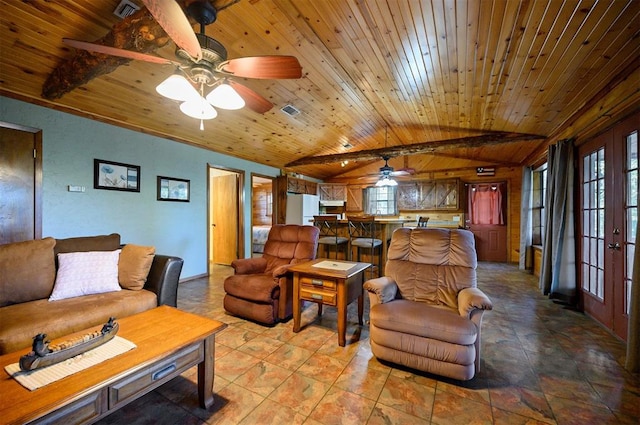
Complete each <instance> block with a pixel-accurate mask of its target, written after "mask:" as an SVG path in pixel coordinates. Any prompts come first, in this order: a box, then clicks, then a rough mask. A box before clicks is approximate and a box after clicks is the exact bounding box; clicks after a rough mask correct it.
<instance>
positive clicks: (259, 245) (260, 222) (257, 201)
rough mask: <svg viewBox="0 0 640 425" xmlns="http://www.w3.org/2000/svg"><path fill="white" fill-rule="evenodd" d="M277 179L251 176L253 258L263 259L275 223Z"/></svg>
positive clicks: (256, 175)
mask: <svg viewBox="0 0 640 425" xmlns="http://www.w3.org/2000/svg"><path fill="white" fill-rule="evenodd" d="M274 192H275V178H273V177H268V176H262V175H258V174H251V256H252V257H262V253H263V251H264V244H265V242H266V240H267V237H268V236H269V231H270V230H271V226H273V224H274V223H275V214H274V211H275V209H274V204H273V199H274V198H273V194H274Z"/></svg>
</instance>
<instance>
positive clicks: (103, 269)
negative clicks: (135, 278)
mask: <svg viewBox="0 0 640 425" xmlns="http://www.w3.org/2000/svg"><path fill="white" fill-rule="evenodd" d="M119 257H120V250H119V249H118V250H115V251H89V252H70V253H66V254H58V264H59V266H58V274H57V276H56V283H55V285H54V286H53V292H52V293H51V296H50V297H49V301H56V300H64V299H66V298H73V297H79V296H82V295H91V294H101V293H103V292H113V291H119V290H120V284H119V283H118V258H119Z"/></svg>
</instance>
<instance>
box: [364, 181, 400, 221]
mask: <svg viewBox="0 0 640 425" xmlns="http://www.w3.org/2000/svg"><path fill="white" fill-rule="evenodd" d="M364 213H365V214H371V215H396V214H398V209H397V203H396V186H378V187H368V188H366V189H365V190H364Z"/></svg>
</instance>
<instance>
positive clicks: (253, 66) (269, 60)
mask: <svg viewBox="0 0 640 425" xmlns="http://www.w3.org/2000/svg"><path fill="white" fill-rule="evenodd" d="M216 71H218V72H222V73H225V74H230V75H234V76H236V77H244V78H259V79H268V80H270V79H288V78H300V77H302V67H301V66H300V62H298V59H296V58H295V57H293V56H250V57H245V58H237V59H230V60H228V61H225V62H222V63H221V64H220V65H218V67H217V68H216Z"/></svg>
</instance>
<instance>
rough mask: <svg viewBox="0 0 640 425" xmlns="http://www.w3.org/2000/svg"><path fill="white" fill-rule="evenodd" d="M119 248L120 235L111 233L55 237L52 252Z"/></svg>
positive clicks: (56, 253) (56, 254)
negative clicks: (64, 237)
mask: <svg viewBox="0 0 640 425" xmlns="http://www.w3.org/2000/svg"><path fill="white" fill-rule="evenodd" d="M119 248H120V235H119V234H117V233H112V234H110V235H100V236H81V237H78V238H67V239H57V240H56V246H55V248H54V253H55V256H56V258H57V257H58V254H61V253H65V252H87V251H115V250H116V249H119Z"/></svg>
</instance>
